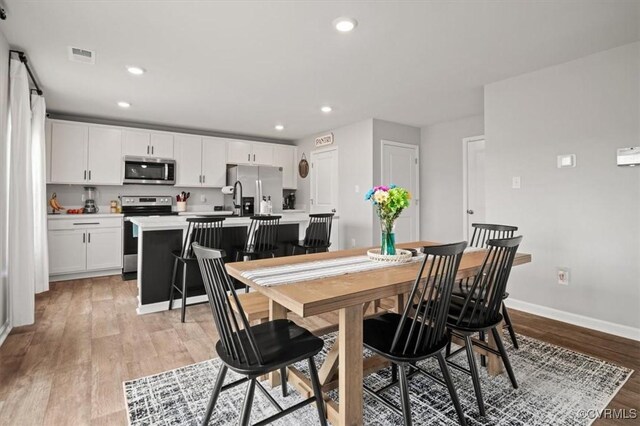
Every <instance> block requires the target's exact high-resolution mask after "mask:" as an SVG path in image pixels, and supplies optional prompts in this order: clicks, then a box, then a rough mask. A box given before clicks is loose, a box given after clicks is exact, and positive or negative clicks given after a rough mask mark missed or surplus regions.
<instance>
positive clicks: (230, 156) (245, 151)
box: [227, 139, 252, 164]
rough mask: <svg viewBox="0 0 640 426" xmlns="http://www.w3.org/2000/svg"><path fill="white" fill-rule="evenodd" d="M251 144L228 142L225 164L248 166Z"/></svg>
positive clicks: (237, 141)
mask: <svg viewBox="0 0 640 426" xmlns="http://www.w3.org/2000/svg"><path fill="white" fill-rule="evenodd" d="M251 162H252V160H251V142H246V141H239V140H233V139H231V140H228V141H227V164H250V163H251Z"/></svg>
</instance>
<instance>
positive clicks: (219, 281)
mask: <svg viewBox="0 0 640 426" xmlns="http://www.w3.org/2000/svg"><path fill="white" fill-rule="evenodd" d="M193 251H194V253H195V255H196V257H197V259H198V264H199V265H200V272H201V273H202V280H203V281H204V284H205V289H206V291H207V296H208V299H209V305H210V306H211V312H212V313H213V319H214V322H215V325H216V329H217V331H218V335H219V336H220V339H219V340H218V342H217V343H216V352H217V353H218V356H219V357H220V360H221V361H222V366H221V367H220V371H219V373H218V377H217V379H216V383H215V385H214V388H213V392H212V393H211V397H210V399H209V403H208V405H207V410H206V413H205V416H204V418H203V419H202V423H201V424H202V425H207V424H208V423H209V419H210V418H211V414H212V413H213V410H214V409H215V406H216V402H217V400H218V396H219V395H220V392H222V391H224V390H227V389H230V388H232V387H234V386H238V385H240V384H242V383H245V382H247V381H248V382H249V386H248V387H247V391H246V394H245V399H244V403H243V408H242V414H241V416H240V425H243V426H244V425H248V424H249V420H250V416H251V407H252V405H253V396H254V392H255V388H256V386H257V387H258V389H260V391H261V392H262V393H263V394H264V395H265V397H266V398H267V399H268V400H269V402H271V404H272V405H273V406H274V407H275V409H276V410H278V412H277V413H276V414H274V415H272V416H270V417H268V418H266V419H264V420H261V421H260V422H258V423H256V425H264V424H267V423H271V422H273V421H275V420H277V419H279V418H281V417H284V416H286V415H287V414H290V413H292V412H293V411H295V410H297V409H299V408H302V407H303V406H305V405H307V404H310V403H312V402H315V403H316V407H317V409H318V416H319V419H320V424H321V425H323V426H326V424H327V421H326V416H325V411H324V405H323V404H324V401H323V397H322V391H321V389H320V381H319V379H318V371H317V369H316V365H315V362H314V360H313V357H314V355H316V354H317V353H318V352H320V351H321V350H322V347H323V346H324V342H323V340H322V339H320V338H318V337H315V336H314V335H313V334H311V333H310V332H309V331H308V330H306V329H304V328H302V327H300V326H298V325H296V324H295V323H294V322H293V321H290V320H287V319H280V320H275V321H268V322H265V323H262V324H258V325H254V326H250V325H249V321H248V320H247V317H246V315H245V313H244V310H243V309H242V305H241V303H240V300H239V299H238V295H237V293H236V290H235V286H234V285H233V282H232V281H231V278H230V277H229V275H228V274H227V270H226V268H225V266H224V261H223V260H222V254H221V252H220V251H219V250H214V249H209V248H205V247H203V246H201V245H200V244H197V243H194V244H193ZM230 298H231V299H233V300H234V301H235V304H236V309H237V315H234V312H233V310H232V307H231V302H230V300H229V299H230ZM305 359H306V360H307V361H308V363H309V375H310V376H311V384H312V387H313V393H314V396H312V397H310V398H307V399H305V400H303V401H301V402H299V403H297V404H294V405H292V406H291V407H289V408H282V407H281V406H280V404H278V402H277V401H276V400H275V399H274V398H273V397H272V396H271V395H270V394H269V392H267V390H266V389H265V388H264V387H263V386H262V384H261V383H260V382H259V381H258V377H260V376H262V375H264V374H267V373H270V372H273V371H280V375H281V377H282V379H283V380H282V388H283V394H284V395H286V367H287V366H289V365H291V364H293V363H296V362H298V361H302V360H305ZM228 369H231V370H233V371H235V372H236V373H239V374H241V375H243V376H245V377H243V378H242V379H240V380H236V381H235V382H232V383H228V384H226V385H225V384H224V379H225V376H226V374H227V370H228Z"/></svg>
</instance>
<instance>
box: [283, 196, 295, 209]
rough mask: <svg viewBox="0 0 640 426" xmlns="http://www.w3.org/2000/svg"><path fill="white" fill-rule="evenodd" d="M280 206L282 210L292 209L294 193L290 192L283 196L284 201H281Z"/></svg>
mask: <svg viewBox="0 0 640 426" xmlns="http://www.w3.org/2000/svg"><path fill="white" fill-rule="evenodd" d="M282 208H283V209H284V210H293V209H295V208H296V193H295V192H291V193H289V194H287V195H286V196H285V197H284V201H283V203H282Z"/></svg>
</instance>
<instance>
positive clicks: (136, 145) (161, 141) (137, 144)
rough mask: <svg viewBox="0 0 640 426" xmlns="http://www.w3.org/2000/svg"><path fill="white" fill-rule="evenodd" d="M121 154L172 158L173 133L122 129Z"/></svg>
mask: <svg viewBox="0 0 640 426" xmlns="http://www.w3.org/2000/svg"><path fill="white" fill-rule="evenodd" d="M122 133H123V140H122V154H123V155H130V156H134V157H157V158H173V134H171V133H162V132H147V131H144V130H124V131H123V132H122Z"/></svg>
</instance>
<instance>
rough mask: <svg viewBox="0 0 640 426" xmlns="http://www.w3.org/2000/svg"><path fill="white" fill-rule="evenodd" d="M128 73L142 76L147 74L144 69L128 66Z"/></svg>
mask: <svg viewBox="0 0 640 426" xmlns="http://www.w3.org/2000/svg"><path fill="white" fill-rule="evenodd" d="M127 71H129V72H130V73H131V74H133V75H142V74H144V73H145V69H144V68H140V67H136V66H127Z"/></svg>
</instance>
